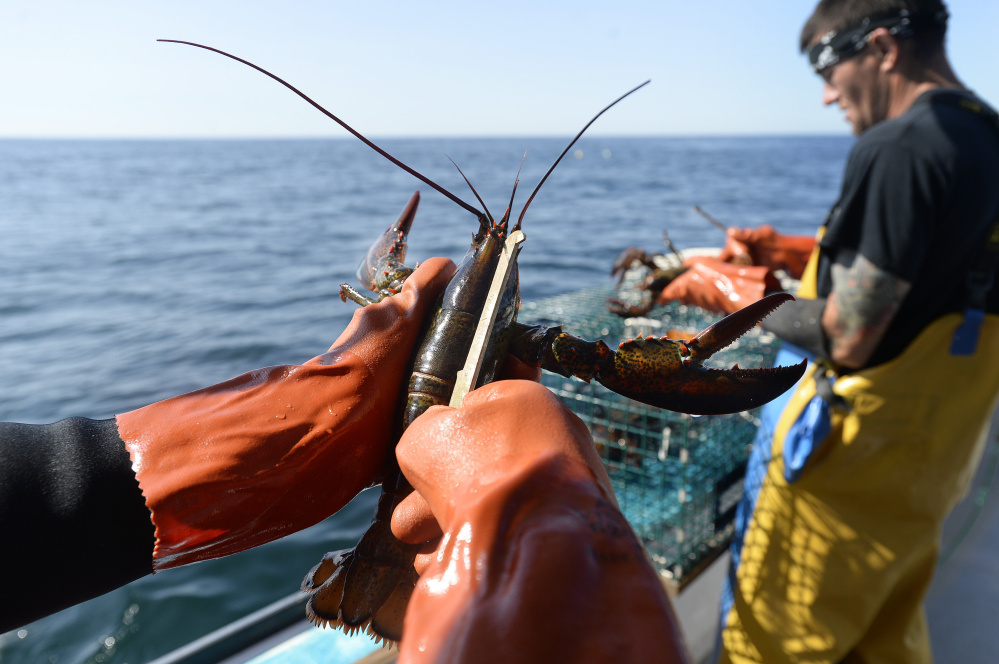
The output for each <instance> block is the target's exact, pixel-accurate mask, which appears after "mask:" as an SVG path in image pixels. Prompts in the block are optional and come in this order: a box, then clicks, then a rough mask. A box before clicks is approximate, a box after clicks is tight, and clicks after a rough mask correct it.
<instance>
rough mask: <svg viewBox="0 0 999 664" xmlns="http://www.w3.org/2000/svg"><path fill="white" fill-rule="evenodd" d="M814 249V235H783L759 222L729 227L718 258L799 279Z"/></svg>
mask: <svg viewBox="0 0 999 664" xmlns="http://www.w3.org/2000/svg"><path fill="white" fill-rule="evenodd" d="M814 248H815V238H813V237H812V236H810V235H784V234H783V233H778V232H777V231H776V230H775V229H774V227H773V226H770V225H768V224H763V225H762V226H759V227H756V228H729V229H728V231H727V233H726V238H725V247H724V249H722V252H721V254H720V255H719V256H718V258H719V259H721V260H723V261H727V262H729V263H733V264H735V265H762V266H764V267H766V268H769V269H771V270H784V271H785V272H787V273H788V275H789V276H791V277H792V278H794V279H801V275H802V273H804V271H805V266H806V265H807V264H808V258H809V257H810V256H811V255H812V250H813V249H814Z"/></svg>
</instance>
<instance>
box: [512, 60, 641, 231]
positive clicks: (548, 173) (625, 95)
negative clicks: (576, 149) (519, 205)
mask: <svg viewBox="0 0 999 664" xmlns="http://www.w3.org/2000/svg"><path fill="white" fill-rule="evenodd" d="M651 82H652V81H651V79H650V80H648V81H645V82H644V83H642V84H641V85H638V86H636V87H634V88H632V89H631V90H628V91H627V92H625V93H624V94H623V95H621V96H620V97H618V98H617V99H615V100H614V101H612V102H611V103H609V104H607V106H605V107H604V108H603V110H602V111H600V112H599V113H597V114H596V115H594V116H593V119H592V120H590V121H589V122H587V123H586V126H585V127H583V128H582V129H580V130H579V133H578V134H576V137H575V138H574V139H572V141H570V142H569V145H567V146H565V149H564V150H562V154H560V155H559V156H558V159H556V160H555V163H554V164H552V165H551V168H549V169H548V172H547V173H545V176H544V177H543V178H541V182H539V183H538V186H537V187H535V188H534V191H532V192H531V195H530V196H529V197H528V199H527V203H525V204H524V209H523V210H521V211H520V216H519V217H518V218H517V225H516V226H514V230H517V229H519V228H520V222H522V221H523V220H524V214H525V213H526V212H527V207H528V206H529V205H530V204H531V201H533V200H534V197H535V196H536V195H537V193H538V190H539V189H541V185H543V184H544V183H545V180H547V179H548V176H549V175H551V174H552V171H554V170H555V167H556V166H558V163H559V162H560V161H562V157H564V156H565V153H567V152H568V151H569V149H570V148H572V146H573V145H575V144H576V141H578V140H579V137H580V136H582V135H583V132H585V131H586V130H587V129H589V128H590V125H591V124H593V123H594V122H596V121H597V118H599V117H600V116H601V115H603V114H604V113H606V112H607V111H608V110H609V109H610V108H611V107H612V106H613V105H614V104H616V103H618V102H619V101H621V100H622V99H624V98H625V97H627V96H628V95H630V94H631V93H632V92H635V91H636V90H638V89H639V88H644V87H645V86H646V85H648V84H649V83H651Z"/></svg>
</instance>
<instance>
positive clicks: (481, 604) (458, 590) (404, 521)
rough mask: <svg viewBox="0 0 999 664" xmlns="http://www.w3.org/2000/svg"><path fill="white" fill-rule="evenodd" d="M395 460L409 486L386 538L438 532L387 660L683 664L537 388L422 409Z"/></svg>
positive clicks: (581, 431)
mask: <svg viewBox="0 0 999 664" xmlns="http://www.w3.org/2000/svg"><path fill="white" fill-rule="evenodd" d="M396 456H397V458H398V459H399V465H400V467H401V468H402V471H403V473H404V474H405V475H406V478H407V479H408V480H409V481H410V483H412V485H413V487H414V488H415V489H416V492H415V493H414V494H412V495H410V497H408V498H407V499H406V500H405V501H403V503H402V504H400V505H399V506H398V507H397V508H396V511H395V513H394V514H393V518H392V532H393V533H394V534H395V535H396V536H397V537H400V538H401V539H403V540H404V541H408V542H411V543H417V542H421V541H424V540H425V538H426V537H427V536H428V535H430V536H433V535H434V534H437V535H439V534H440V533H441V531H443V536H442V537H440V538H439V539H438V540H435V541H434V542H431V543H430V544H429V546H428V547H427V549H426V553H425V554H424V555H422V556H421V557H420V558H419V559H418V560H417V571H418V572H420V574H421V576H420V581H419V583H418V584H417V586H416V590H415V591H414V594H413V597H412V599H411V600H410V603H409V607H408V609H407V611H406V621H405V626H404V628H403V638H402V641H401V643H400V656H399V662H400V663H406V664H413V663H416V662H435V663H440V662H477V663H478V662H521V663H528V664H529V663H531V662H539V663H540V662H546V663H547V662H553V661H565V662H584V663H586V662H614V663H615V664H616V663H618V662H685V661H688V660H687V655H686V653H685V647H684V645H683V641H682V637H681V633H680V630H679V627H678V624H677V622H676V619H675V616H674V614H673V611H672V607H671V605H670V602H669V599H668V598H667V597H666V594H665V592H664V590H663V587H662V585H661V583H660V581H659V578H658V576H657V575H656V573H655V571H654V570H653V569H652V566H651V565H650V564H649V562H648V559H647V558H646V555H645V552H644V550H643V549H642V546H641V544H640V542H639V541H638V538H637V537H636V536H635V534H634V532H633V531H632V530H631V527H630V526H629V525H628V522H627V521H626V520H625V518H624V515H622V514H621V512H620V511H619V510H618V508H617V503H616V501H615V499H614V494H613V492H612V490H611V487H610V482H609V479H608V477H607V473H606V471H605V470H604V468H603V464H602V463H601V461H600V458H599V457H598V456H597V453H596V449H595V448H594V445H593V439H592V438H591V437H590V434H589V431H588V430H587V428H586V425H585V424H583V422H582V421H581V420H580V419H579V418H578V417H576V416H575V415H574V414H572V413H571V412H570V411H569V410H568V409H567V408H565V406H563V405H562V403H561V402H560V401H559V400H558V398H557V397H556V396H555V395H553V394H552V393H551V392H550V391H549V390H547V389H546V388H544V387H542V386H540V385H538V384H537V383H533V382H529V381H523V380H511V381H501V382H496V383H491V384H489V385H486V386H484V387H481V388H479V389H477V390H475V391H473V392H470V393H469V394H468V395H466V397H465V399H464V405H463V406H462V408H460V409H454V408H449V407H445V406H437V407H433V408H431V409H429V410H428V411H427V412H426V413H425V414H423V415H421V416H420V417H419V418H417V420H416V421H415V422H413V424H411V425H410V427H409V429H408V430H407V431H406V433H405V434H404V435H403V437H402V440H401V441H400V442H399V445H398V447H397V448H396ZM428 509H429V511H430V512H431V513H432V516H431V515H430V514H427V513H426V511H427V510H428ZM427 521H432V522H434V524H437V525H439V528H438V527H436V525H435V526H433V527H428V526H427ZM431 549H432V550H431Z"/></svg>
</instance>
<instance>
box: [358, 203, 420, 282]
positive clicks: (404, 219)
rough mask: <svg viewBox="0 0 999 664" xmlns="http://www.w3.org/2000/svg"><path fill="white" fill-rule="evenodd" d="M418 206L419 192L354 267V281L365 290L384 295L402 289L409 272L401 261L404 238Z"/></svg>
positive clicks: (411, 270)
mask: <svg viewBox="0 0 999 664" xmlns="http://www.w3.org/2000/svg"><path fill="white" fill-rule="evenodd" d="M419 205H420V192H418V191H417V192H416V193H414V194H413V195H412V197H411V198H410V199H409V202H408V203H406V207H405V208H403V210H402V214H400V215H399V219H397V220H396V222H395V223H394V224H392V225H391V226H389V227H388V229H387V230H386V231H385V232H384V233H383V234H382V236H381V237H379V238H378V240H376V241H375V243H374V244H372V245H371V248H370V249H368V253H367V254H366V255H365V256H364V260H362V261H361V264H360V265H359V266H358V267H357V280H358V281H360V282H361V283H362V284H364V286H365V287H367V288H368V289H370V290H372V291H374V292H376V293H379V294H382V295H388V294H393V293H398V292H399V291H400V290H402V282H403V281H405V280H406V277H408V276H409V275H410V274H412V272H413V268H410V267H406V266H405V265H403V264H402V261H404V260H405V259H406V238H407V237H408V235H409V229H410V227H411V226H412V225H413V219H415V218H416V208H417V207H418V206H419Z"/></svg>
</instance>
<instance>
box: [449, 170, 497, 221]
mask: <svg viewBox="0 0 999 664" xmlns="http://www.w3.org/2000/svg"><path fill="white" fill-rule="evenodd" d="M444 156H445V157H447V160H448V161H450V162H451V163H452V164H454V167H455V168H457V169H458V172H459V173H461V177H463V178H465V184H467V185H468V188H469V189H471V190H472V193H473V194H475V198H476V199H477V200H478V201H479V205H481V206H482V209H483V210H485V211H486V219H488V220H489V223H491V224H493V225H496V222H495V221H493V215H491V214H489V208H487V207H486V202H485V201H484V200H482V197H481V196H479V192H477V191H475V187H473V186H472V183H471V181H469V179H468V177H466V176H465V173H464V172H463V171H462V170H461V167H459V166H458V164H456V163H455V161H454V159H452V158H451V156H450V155H444ZM483 226H484V227H483V229H482V230H483V231H488V230H489V228H487V227H485V220H483Z"/></svg>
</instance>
